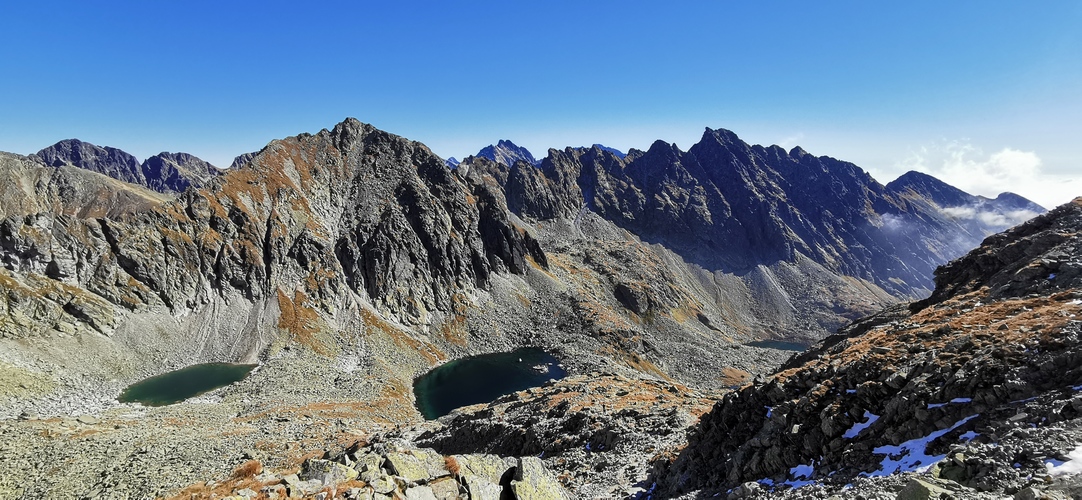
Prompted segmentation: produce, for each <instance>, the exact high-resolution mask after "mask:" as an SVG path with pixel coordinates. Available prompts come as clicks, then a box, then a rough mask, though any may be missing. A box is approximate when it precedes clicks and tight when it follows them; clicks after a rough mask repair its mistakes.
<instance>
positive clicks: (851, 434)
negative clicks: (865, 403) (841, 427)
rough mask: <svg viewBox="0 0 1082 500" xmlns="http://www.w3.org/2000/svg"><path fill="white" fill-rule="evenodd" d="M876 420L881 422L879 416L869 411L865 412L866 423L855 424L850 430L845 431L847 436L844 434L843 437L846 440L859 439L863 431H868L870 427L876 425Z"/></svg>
mask: <svg viewBox="0 0 1082 500" xmlns="http://www.w3.org/2000/svg"><path fill="white" fill-rule="evenodd" d="M876 420H879V415H875V414H873V413H872V412H870V411H868V410H864V421H863V422H857V423H855V424H853V426H852V427H850V428H849V430H847V431H845V434H842V437H843V438H845V439H853V438H855V437H857V435H858V434H860V433H861V431H863V430H864V429H867V428H868V426H870V425H872V424H874V423H875V421H876Z"/></svg>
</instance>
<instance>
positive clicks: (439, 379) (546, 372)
mask: <svg viewBox="0 0 1082 500" xmlns="http://www.w3.org/2000/svg"><path fill="white" fill-rule="evenodd" d="M565 376H567V372H566V371H564V369H563V368H562V367H561V366H560V360H558V359H556V358H555V357H553V356H552V355H551V354H549V353H547V352H545V351H542V350H540V349H530V348H527V349H519V350H517V351H513V352H501V353H495V354H483V355H480V356H472V357H469V358H463V359H457V360H454V361H451V362H449V363H446V364H444V365H441V366H438V367H436V368H435V369H433V370H432V371H430V372H428V373H426V374H424V375H422V376H421V377H419V378H418V379H417V380H415V381H414V382H413V395H414V396H416V397H417V409H419V410H421V414H422V415H424V417H425V418H427V419H429V420H432V419H435V418H439V417H442V416H444V415H446V414H448V413H450V412H451V410H454V409H455V408H461V407H463V406H469V405H473V404H478V403H488V402H490V401H493V400H495V399H496V398H498V397H500V396H503V395H505V394H511V393H512V392H516V391H521V390H523V389H529V388H530V387H537V386H540V385H543V384H544V383H545V382H548V381H549V380H553V379H556V380H558V379H561V378H564V377H565Z"/></svg>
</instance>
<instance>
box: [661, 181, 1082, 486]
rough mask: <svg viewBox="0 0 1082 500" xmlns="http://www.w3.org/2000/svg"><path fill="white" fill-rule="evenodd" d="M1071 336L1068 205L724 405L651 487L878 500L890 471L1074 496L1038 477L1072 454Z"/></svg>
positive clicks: (1077, 205) (1080, 275)
mask: <svg viewBox="0 0 1082 500" xmlns="http://www.w3.org/2000/svg"><path fill="white" fill-rule="evenodd" d="M1080 335H1082V198H1080V199H1076V200H1075V201H1074V202H1073V203H1069V204H1067V205H1064V206H1061V207H1059V208H1057V209H1055V210H1053V211H1052V212H1049V213H1048V214H1046V215H1043V216H1040V217H1038V218H1036V219H1034V220H1032V221H1030V222H1027V223H1025V224H1023V225H1021V226H1018V227H1016V228H1014V229H1011V230H1009V231H1007V232H1005V233H1002V234H998V235H995V236H992V237H989V238H988V239H986V240H985V242H984V244H982V245H981V247H979V248H978V249H976V250H974V251H973V252H970V253H969V254H968V255H967V256H965V257H963V258H961V259H958V260H955V261H953V262H951V263H950V264H949V265H946V266H943V267H941V268H940V269H939V270H938V271H937V273H936V291H935V292H934V293H933V294H932V296H931V297H930V298H929V299H927V300H924V301H920V302H916V303H913V304H911V305H910V306H909V308H904V307H895V308H890V309H887V310H885V311H884V312H882V313H880V314H878V315H875V316H872V317H869V318H866V319H864V320H861V321H858V322H855V323H854V324H853V325H851V326H849V327H847V328H846V329H844V330H843V331H841V332H840V333H839V334H838V335H835V336H833V337H829V338H827V339H825V340H824V341H823V342H821V343H820V344H819V345H818V346H816V347H815V348H814V349H812V350H810V351H808V352H805V353H802V354H800V355H798V356H795V357H794V358H793V359H791V360H790V361H789V362H788V363H786V364H785V365H784V366H782V368H781V369H780V370H779V371H778V372H776V373H775V374H773V375H771V376H770V377H767V378H766V379H765V380H762V381H757V382H756V383H754V384H750V385H748V386H745V387H743V388H741V389H740V390H738V391H735V392H732V393H730V394H727V395H726V396H725V397H724V398H723V399H722V401H720V402H719V403H718V404H717V405H716V406H715V407H714V408H713V409H712V410H711V411H710V412H709V413H707V414H706V415H704V417H703V418H702V420H701V422H700V425H699V427H698V428H697V429H696V430H695V431H694V432H693V434H692V437H691V441H690V443H689V445H688V448H687V449H686V450H684V451H683V453H682V454H681V456H680V457H679V458H678V459H676V460H675V461H673V462H672V463H671V464H670V465H667V467H668V468H667V469H666V470H664V471H663V472H661V473H660V475H659V478H660V479H662V483H663V486H664V491H665V492H667V493H669V494H673V493H677V492H681V491H689V490H703V491H719V490H720V491H723V492H724V491H731V490H733V489H739V490H740V492H750V491H766V490H771V491H774V492H775V493H777V492H779V491H780V490H786V489H788V488H789V487H794V486H799V485H805V484H807V485H811V486H804V487H802V488H799V489H795V490H794V491H792V492H787V493H784V494H782V495H781V496H783V497H786V498H805V497H808V498H811V497H816V496H820V495H831V494H839V495H842V496H847V495H851V494H854V493H847V491H848V490H849V488H850V487H851V485H853V484H859V483H860V481H864V482H869V481H870V482H871V483H872V484H873V485H876V486H875V487H874V488H873V489H875V490H878V491H879V492H880V493H879V496H880V497H887V496H885V495H891V494H894V493H897V492H898V491H899V489H900V488H901V487H902V486H904V485H905V484H906V483H904V482H899V481H898V479H899V476H898V475H899V474H908V476H906V477H909V478H910V479H909V482H910V483H912V484H913V485H914V486H912V488H923V487H924V486H919V485H918V483H919V482H920V481H924V482H925V483H926V484H927V485H931V486H928V489H930V490H931V491H940V490H943V491H949V492H950V495H952V496H954V497H971V498H1002V497H1003V496H1005V495H1006V496H1012V495H1016V497H1017V498H1042V497H1041V496H1039V495H1038V496H1036V497H1035V496H1033V495H1034V494H1035V493H1034V491H1037V492H1045V493H1040V494H1044V495H1051V496H1050V498H1059V497H1057V496H1056V495H1063V494H1068V493H1069V494H1070V495H1078V494H1082V489H1080V486H1079V483H1078V481H1077V480H1076V479H1075V478H1073V477H1071V478H1067V479H1066V480H1064V481H1060V480H1058V479H1057V478H1058V477H1060V474H1061V473H1064V472H1065V471H1067V470H1077V469H1070V468H1068V469H1056V468H1053V467H1052V465H1056V464H1059V463H1060V462H1062V461H1065V460H1070V459H1072V458H1073V457H1074V455H1077V454H1078V453H1079V452H1078V451H1076V450H1077V449H1082V448H1079V447H1080V446H1082V392H1080V391H1082V342H1080ZM1050 464H1051V465H1050ZM1079 465H1082V464H1080V463H1078V462H1075V464H1074V466H1072V467H1078V466H1079ZM663 468H664V467H663ZM917 473H919V476H916V475H914V474H917ZM862 478H868V479H862ZM879 478H886V479H879ZM925 483H920V484H925ZM932 486H934V488H932ZM905 488H907V489H910V486H905ZM935 488H939V490H936V489H935ZM1064 492H1067V493H1064ZM932 497H935V496H934V495H933V496H932ZM924 498H927V497H924Z"/></svg>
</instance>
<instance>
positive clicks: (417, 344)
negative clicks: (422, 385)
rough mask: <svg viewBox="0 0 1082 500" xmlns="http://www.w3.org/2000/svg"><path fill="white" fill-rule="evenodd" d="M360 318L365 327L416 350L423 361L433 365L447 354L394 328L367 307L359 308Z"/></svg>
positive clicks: (401, 345)
mask: <svg viewBox="0 0 1082 500" xmlns="http://www.w3.org/2000/svg"><path fill="white" fill-rule="evenodd" d="M361 319H363V320H364V324H365V326H366V327H370V328H375V329H377V330H379V331H381V332H383V333H384V334H386V335H387V336H388V337H390V338H391V340H392V341H393V342H394V343H395V345H397V346H398V347H402V348H404V349H407V350H409V351H411V352H416V353H418V354H420V355H421V356H422V357H424V358H425V361H427V362H428V364H429V365H435V364H436V363H439V362H440V361H443V360H445V359H447V355H446V354H444V353H443V351H440V350H439V349H437V348H436V347H435V346H433V345H431V344H427V343H424V342H421V341H420V340H417V339H415V338H413V336H411V335H410V334H409V333H407V332H404V331H402V330H399V329H398V328H395V327H394V325H392V324H390V323H388V322H386V321H384V320H383V318H380V317H379V316H377V315H375V314H373V313H372V312H371V311H369V310H367V309H361Z"/></svg>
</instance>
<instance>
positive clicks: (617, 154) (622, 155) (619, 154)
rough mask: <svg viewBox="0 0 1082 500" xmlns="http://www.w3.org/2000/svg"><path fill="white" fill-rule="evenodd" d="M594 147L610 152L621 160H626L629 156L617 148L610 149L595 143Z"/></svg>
mask: <svg viewBox="0 0 1082 500" xmlns="http://www.w3.org/2000/svg"><path fill="white" fill-rule="evenodd" d="M592 147H595V148H597V149H600V150H602V151H608V152H610V153H612V154H614V155H616V157H617V158H620V159H621V160H622V159H624V158H625V157H627V154H625V153H624V152H623V151H620V150H619V149H616V148H610V147H608V146H605V145H603V144H597V143H594V145H593V146H592Z"/></svg>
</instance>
